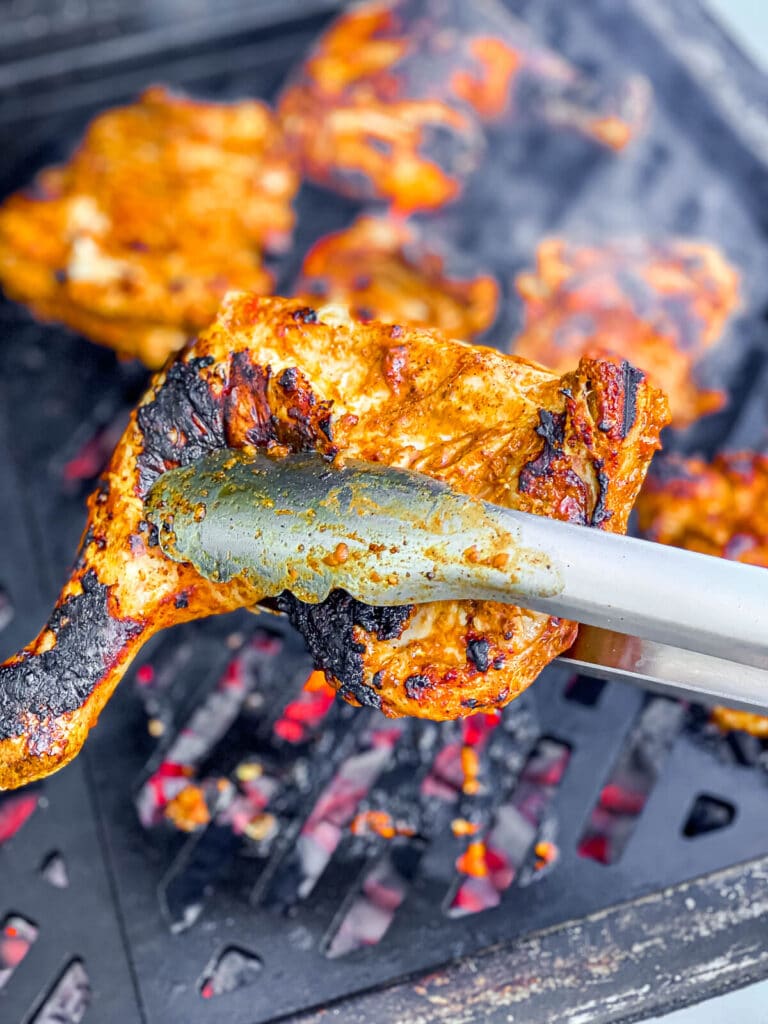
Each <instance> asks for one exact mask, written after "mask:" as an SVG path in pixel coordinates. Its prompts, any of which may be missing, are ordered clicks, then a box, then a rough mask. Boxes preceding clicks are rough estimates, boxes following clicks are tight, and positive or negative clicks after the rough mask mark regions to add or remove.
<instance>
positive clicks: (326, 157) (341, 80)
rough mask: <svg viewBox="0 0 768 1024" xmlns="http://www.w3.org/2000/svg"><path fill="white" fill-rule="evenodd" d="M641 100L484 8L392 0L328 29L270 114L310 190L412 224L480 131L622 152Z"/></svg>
mask: <svg viewBox="0 0 768 1024" xmlns="http://www.w3.org/2000/svg"><path fill="white" fill-rule="evenodd" d="M648 100H649V91H648V87H647V83H645V80H644V79H640V78H638V77H634V78H630V79H627V80H626V81H624V82H622V83H621V84H620V85H619V86H618V87H613V86H610V85H606V84H605V83H597V82H596V81H595V80H594V79H592V78H590V77H589V76H586V75H585V74H583V73H582V72H580V71H579V70H577V69H576V68H575V67H574V66H573V65H571V64H569V63H568V62H567V61H566V60H564V59H563V58H561V57H560V56H558V55H557V54H555V53H553V52H552V51H551V50H549V49H547V48H546V47H545V46H544V45H543V44H542V43H541V42H539V41H538V40H537V39H536V38H535V37H534V36H533V34H532V33H531V32H530V30H529V29H528V28H527V27H526V26H525V25H524V24H523V23H522V22H520V21H517V20H516V19H515V18H514V17H512V16H511V15H509V14H508V13H507V11H506V10H505V9H504V8H503V7H502V6H501V5H499V4H497V3H495V2H494V0H473V3H466V2H465V0H448V2H445V0H426V2H425V0H392V2H381V3H369V4H367V5H364V6H362V7H360V8H356V9H355V10H353V11H350V12H346V13H344V14H342V15H341V16H340V17H339V18H337V19H336V20H335V21H334V22H333V23H332V25H331V26H330V28H329V29H327V30H326V32H325V33H324V34H323V35H322V36H321V37H320V39H319V40H318V42H317V43H316V45H315V47H314V49H313V50H312V51H311V53H310V55H309V57H308V58H307V59H306V60H305V61H304V62H303V64H302V65H301V67H300V68H299V69H298V71H297V72H296V74H295V75H294V76H293V78H292V80H291V81H290V83H289V85H288V86H287V87H286V89H285V90H284V91H283V94H282V97H281V100H280V112H281V114H282V116H283V119H284V123H285V127H286V131H287V133H288V135H289V137H290V138H291V140H292V141H293V143H294V145H295V146H296V150H297V152H298V154H299V155H300V158H301V161H302V164H303V167H304V170H305V173H306V174H307V175H308V176H309V177H310V178H312V179H313V180H314V181H317V182H318V183H319V184H321V185H326V186H328V187H331V188H334V189H336V190H338V191H341V192H342V193H345V194H347V195H350V196H352V197H353V198H358V199H373V198H375V199H386V200H388V201H390V202H391V203H393V204H394V205H395V206H396V207H397V208H398V209H400V210H405V211H409V210H416V209H430V208H435V207H438V206H441V205H443V204H444V203H446V202H449V201H450V200H452V199H454V198H455V197H456V196H457V195H458V194H459V192H460V191H461V188H462V185H463V182H464V180H465V178H466V177H467V175H468V174H469V173H470V172H471V171H472V170H473V169H474V167H475V166H476V164H477V162H478V160H479V158H480V156H481V155H482V148H483V143H482V132H481V130H480V122H482V121H502V120H503V121H505V122H506V123H515V122H521V121H526V120H529V121H530V120H534V121H535V120H541V121H545V122H547V123H549V124H551V125H553V126H555V127H558V128H561V127H569V128H573V129H575V130H576V131H578V132H581V133H582V134H584V135H586V136H588V137H590V138H591V139H594V140H595V141H597V142H599V143H601V144H603V145H606V146H609V147H610V148H612V149H621V148H622V147H623V146H625V145H626V144H627V143H628V142H629V140H630V139H631V138H632V137H633V136H634V135H635V134H636V133H637V132H638V130H639V129H640V127H641V125H642V124H643V122H644V120H645V114H646V112H647V107H648Z"/></svg>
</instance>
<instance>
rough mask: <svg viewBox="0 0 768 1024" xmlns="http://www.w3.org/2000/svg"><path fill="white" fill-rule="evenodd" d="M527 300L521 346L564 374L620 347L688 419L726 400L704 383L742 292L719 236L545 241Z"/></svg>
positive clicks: (524, 293) (522, 285)
mask: <svg viewBox="0 0 768 1024" xmlns="http://www.w3.org/2000/svg"><path fill="white" fill-rule="evenodd" d="M516 283H517V289H518V291H519V293H520V295H521V297H522V299H523V302H524V305H525V322H524V326H523V330H522V332H521V334H520V335H519V337H518V338H517V339H516V341H515V343H514V351H515V353H516V354H517V355H520V356H523V357H524V358H526V359H535V360H537V361H538V362H541V363H544V365H545V366H549V367H551V368H552V369H553V370H555V371H556V372H558V373H563V372H564V371H565V369H567V368H568V367H570V366H573V364H574V363H575V362H576V361H577V360H578V359H579V357H580V356H582V355H599V354H604V355H605V354H613V355H618V356H621V357H623V358H625V359H629V361H630V362H631V363H633V364H634V365H635V366H638V367H640V368H641V369H643V370H645V372H646V373H648V375H649V376H650V378H651V380H652V381H653V382H654V383H655V384H657V385H658V386H659V387H660V388H661V389H662V390H663V391H664V393H665V394H666V396H667V398H668V399H669V406H670V410H671V412H672V423H673V425H674V426H677V427H685V426H688V425H689V424H690V423H692V422H693V421H694V420H696V419H698V418H699V417H700V416H703V415H705V414H707V413H711V412H715V411H717V409H719V408H720V407H721V406H722V405H723V404H724V402H725V398H726V396H725V394H724V392H722V391H708V390H705V389H702V387H701V386H700V384H699V383H698V382H697V380H696V374H697V368H698V363H699V361H700V360H701V358H702V356H703V355H704V354H705V352H706V351H707V350H708V349H709V348H711V347H712V346H713V345H714V344H716V343H717V342H718V341H719V340H720V338H721V336H722V334H723V331H724V330H725V327H726V324H727V322H728V319H729V317H730V316H731V314H732V313H733V312H734V310H735V309H736V307H737V305H738V301H739V278H738V274H737V273H736V270H735V269H734V268H733V267H732V266H731V265H730V264H729V263H728V262H727V260H726V259H725V258H724V257H723V255H722V254H721V253H720V251H719V250H718V249H717V248H715V246H713V245H708V244H706V243H704V242H694V241H689V240H687V239H668V240H666V241H663V242H648V241H643V240H640V239H634V240H629V239H628V240H622V241H613V242H608V243H606V244H604V245H599V246H580V245H575V244H572V243H569V242H566V241H563V240H562V239H557V238H553V239H548V240H547V241H545V242H542V243H541V245H540V246H539V248H538V251H537V254H536V269H535V270H533V271H530V272H527V273H524V274H521V275H520V276H519V277H518V278H517V282H516Z"/></svg>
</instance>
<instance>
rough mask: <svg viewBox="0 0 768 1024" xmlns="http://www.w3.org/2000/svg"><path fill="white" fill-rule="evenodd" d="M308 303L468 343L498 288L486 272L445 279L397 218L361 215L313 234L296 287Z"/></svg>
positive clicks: (438, 263)
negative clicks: (331, 230)
mask: <svg viewBox="0 0 768 1024" xmlns="http://www.w3.org/2000/svg"><path fill="white" fill-rule="evenodd" d="M294 291H295V292H296V294H297V295H303V296H305V297H307V298H308V301H310V302H312V301H314V302H319V301H322V302H323V303H338V304H340V305H343V306H346V307H348V308H349V310H350V312H351V313H352V315H353V316H354V317H355V318H356V319H359V320H362V321H369V320H381V321H383V322H384V323H400V324H409V325H411V326H413V327H437V328H439V329H440V330H442V331H444V332H445V333H446V334H447V335H448V336H449V337H452V338H463V339H465V340H471V339H472V338H474V337H475V336H476V335H478V334H480V333H482V332H483V331H484V330H486V329H487V328H488V327H490V325H491V324H492V323H493V319H494V317H495V315H496V308H497V306H498V298H499V288H498V285H497V283H496V280H495V279H494V278H493V277H491V276H489V275H487V274H483V275H479V276H477V277H474V278H471V279H467V278H464V279H459V278H458V277H456V276H454V275H451V276H449V274H448V271H447V270H446V267H445V263H444V259H443V257H442V256H441V255H439V254H438V253H436V252H431V251H429V250H428V249H427V248H426V247H425V246H424V244H423V243H421V242H420V240H419V239H418V236H417V235H416V233H415V231H414V230H413V228H411V227H410V226H409V225H407V224H405V223H404V222H403V221H402V220H394V219H385V218H383V217H371V216H362V217H358V219H357V220H356V221H355V222H354V224H352V225H351V226H350V227H349V228H346V229H345V230H343V231H337V232H335V233H333V234H330V235H326V237H325V238H322V239H320V241H319V242H317V243H316V244H315V245H314V246H313V247H312V249H310V251H309V253H308V254H307V256H306V258H305V260H304V264H303V266H302V268H301V276H300V278H299V280H298V282H297V284H296V286H295V289H294Z"/></svg>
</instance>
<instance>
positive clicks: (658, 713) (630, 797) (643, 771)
mask: <svg viewBox="0 0 768 1024" xmlns="http://www.w3.org/2000/svg"><path fill="white" fill-rule="evenodd" d="M685 712H686V707H685V705H684V704H681V703H679V702H678V701H672V700H668V699H667V698H665V697H653V698H650V699H649V700H648V702H647V703H646V705H645V708H644V710H643V712H642V714H641V715H640V717H639V719H638V721H637V722H636V724H635V727H634V729H633V730H632V733H631V734H630V736H629V738H628V739H627V742H626V744H625V746H624V749H623V751H622V753H621V754H620V756H619V759H618V761H617V763H616V765H615V766H614V769H613V771H612V773H611V776H610V778H609V780H608V781H607V782H606V784H605V786H603V789H602V791H601V793H600V800H599V802H598V804H597V806H596V807H595V808H594V809H593V810H592V814H591V816H590V819H589V823H588V825H587V827H586V829H585V830H584V833H583V835H582V837H581V839H580V840H579V847H578V849H579V854H580V855H581V856H582V857H587V858H589V859H590V860H596V861H598V862H599V863H601V864H613V863H615V862H616V861H617V860H618V859H619V857H620V856H621V854H622V853H623V851H624V849H625V847H626V845H627V843H628V842H629V840H630V837H631V836H632V833H633V832H634V830H635V825H636V823H637V819H638V817H639V815H640V813H641V811H642V810H643V807H645V804H646V801H647V799H648V796H649V795H650V793H651V790H652V789H653V787H654V786H655V785H656V780H657V778H658V776H659V773H660V771H661V767H662V765H663V763H664V761H665V760H666V758H667V756H668V754H669V751H670V750H671V748H672V744H673V743H674V741H675V737H676V736H677V734H678V732H679V731H680V726H681V724H682V722H683V719H684V717H685Z"/></svg>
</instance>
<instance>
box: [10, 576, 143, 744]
mask: <svg viewBox="0 0 768 1024" xmlns="http://www.w3.org/2000/svg"><path fill="white" fill-rule="evenodd" d="M81 583H82V587H83V590H82V593H81V594H77V595H76V596H74V597H70V598H68V599H67V600H66V601H65V602H64V603H63V604H62V605H60V606H59V607H58V608H56V609H55V610H54V612H53V614H52V615H51V618H50V620H49V622H48V629H49V630H50V631H51V633H52V634H53V635H54V637H55V638H56V643H55V645H54V646H53V647H52V648H51V650H48V651H44V652H43V653H41V654H34V655H27V656H26V657H22V658H21V660H19V661H17V662H14V663H12V664H8V665H4V666H2V667H0V739H8V738H9V737H11V736H16V735H18V734H19V733H20V732H23V726H22V725H21V724H20V723H22V722H23V721H24V720H25V718H27V716H28V715H29V714H30V713H31V714H33V715H36V716H37V717H38V718H41V719H46V718H56V717H58V716H59V715H63V714H65V713H66V712H68V711H76V710H77V709H78V708H79V707H81V705H82V704H83V701H85V700H87V698H88V697H89V696H90V694H91V693H92V691H93V689H94V688H95V686H96V685H97V684H98V683H99V682H100V681H101V679H102V678H103V676H104V670H105V668H108V667H109V666H110V665H111V664H113V663H114V662H115V660H116V659H117V658H118V657H119V656H120V654H121V653H122V652H123V649H124V647H125V644H126V642H127V641H128V640H129V639H130V638H131V637H133V636H136V635H137V634H138V633H140V632H141V628H142V627H141V626H140V625H139V624H138V623H134V622H131V621H130V620H126V619H116V618H113V617H112V616H111V615H110V613H109V607H108V602H107V596H108V588H107V587H106V586H104V585H103V584H101V583H99V582H98V580H97V579H96V574H95V573H94V572H92V571H89V572H86V573H85V574H84V575H83V577H82V579H81Z"/></svg>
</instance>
